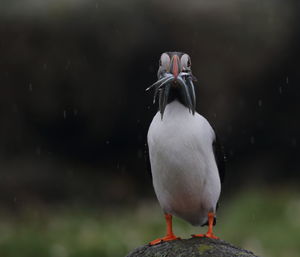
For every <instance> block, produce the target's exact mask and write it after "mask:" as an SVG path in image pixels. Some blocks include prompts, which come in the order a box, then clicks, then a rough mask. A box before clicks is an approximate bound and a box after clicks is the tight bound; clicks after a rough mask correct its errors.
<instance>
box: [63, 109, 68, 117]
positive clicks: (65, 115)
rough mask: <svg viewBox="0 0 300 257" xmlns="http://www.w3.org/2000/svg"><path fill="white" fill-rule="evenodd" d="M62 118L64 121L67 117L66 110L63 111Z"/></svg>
mask: <svg viewBox="0 0 300 257" xmlns="http://www.w3.org/2000/svg"><path fill="white" fill-rule="evenodd" d="M63 116H64V119H66V117H67V111H66V110H64V112H63Z"/></svg>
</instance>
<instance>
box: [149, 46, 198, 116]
mask: <svg viewBox="0 0 300 257" xmlns="http://www.w3.org/2000/svg"><path fill="white" fill-rule="evenodd" d="M157 76H158V80H157V81H156V82H155V83H154V84H152V85H151V86H150V87H148V88H147V89H146V91H148V90H150V89H152V88H154V89H155V91H154V98H153V103H155V100H156V98H157V97H158V98H159V111H160V113H161V118H163V114H164V111H165V108H166V106H167V104H168V103H169V102H170V101H172V100H175V99H177V100H179V101H180V102H181V103H182V104H183V105H185V106H186V107H187V108H188V110H189V112H191V113H192V114H193V115H194V114H195V109H196V95H195V88H194V84H193V81H196V78H195V77H194V76H193V74H192V70H191V59H190V57H189V56H188V55H187V54H185V53H181V52H166V53H163V54H162V55H161V57H160V61H159V69H158V72H157ZM170 95H172V97H170Z"/></svg>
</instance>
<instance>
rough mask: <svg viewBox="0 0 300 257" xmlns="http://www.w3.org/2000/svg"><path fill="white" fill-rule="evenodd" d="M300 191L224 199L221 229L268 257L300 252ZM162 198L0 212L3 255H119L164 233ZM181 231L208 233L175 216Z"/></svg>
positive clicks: (186, 235) (185, 233)
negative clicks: (123, 203)
mask: <svg viewBox="0 0 300 257" xmlns="http://www.w3.org/2000/svg"><path fill="white" fill-rule="evenodd" d="M299 217H300V194H299V193H298V192H296V191H295V190H290V189H286V190H283V189H282V188H281V189H280V188H277V189H276V188H272V189H269V190H255V189H247V190H244V191H243V192H240V193H239V194H236V195H235V196H233V197H229V198H228V199H225V200H222V201H221V206H220V210H219V213H218V221H217V226H216V227H215V232H216V234H217V235H218V236H220V237H221V238H222V239H224V240H226V241H228V242H230V243H233V244H235V245H237V246H241V247H244V248H246V249H248V250H252V251H254V252H255V253H256V254H257V255H260V256H264V257H271V256H272V257H283V256H284V257H296V256H299V253H300V244H299V240H300V218H299ZM164 230H165V224H164V219H163V216H162V213H161V210H160V208H159V206H158V203H157V202H156V201H153V200H151V201H149V200H148V201H146V200H145V201H143V202H142V203H140V204H137V205H136V206H128V207H126V208H122V207H119V208H117V207H114V208H106V209H105V210H100V209H97V210H95V209H91V208H87V207H76V208H75V207H74V206H73V207H68V206H64V207H57V206H56V207H55V206H53V207H52V208H49V207H47V208H45V207H41V206H31V207H30V208H29V207H27V208H26V209H24V211H22V212H21V213H18V214H16V215H12V214H11V213H8V212H5V211H4V210H2V212H1V213H0V256H1V257H35V256H36V257H83V256H84V257H96V256H97V257H118V256H125V255H126V254H127V253H128V252H129V251H131V250H132V249H134V248H135V247H137V246H140V245H143V244H146V243H147V242H149V241H150V240H152V239H155V238H157V237H159V236H162V235H163V234H164ZM174 230H175V233H176V234H177V235H178V236H180V237H182V238H189V237H190V235H191V234H193V233H200V232H205V231H206V227H205V228H195V227H192V226H191V225H189V224H188V223H186V222H184V221H182V220H180V219H177V218H175V220H174Z"/></svg>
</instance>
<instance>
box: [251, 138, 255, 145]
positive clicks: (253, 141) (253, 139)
mask: <svg viewBox="0 0 300 257" xmlns="http://www.w3.org/2000/svg"><path fill="white" fill-rule="evenodd" d="M250 143H251V144H252V145H254V143H255V138H254V136H252V137H250Z"/></svg>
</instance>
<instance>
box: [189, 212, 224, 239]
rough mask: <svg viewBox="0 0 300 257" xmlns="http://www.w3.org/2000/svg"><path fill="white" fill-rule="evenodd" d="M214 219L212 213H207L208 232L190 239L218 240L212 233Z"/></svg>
mask: <svg viewBox="0 0 300 257" xmlns="http://www.w3.org/2000/svg"><path fill="white" fill-rule="evenodd" d="M214 218H215V214H214V213H213V212H209V213H208V231H207V233H206V234H198V235H192V237H208V238H213V239H219V238H218V237H217V236H215V235H214V233H213V226H214Z"/></svg>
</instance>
